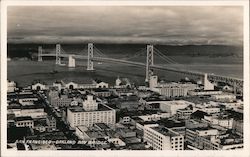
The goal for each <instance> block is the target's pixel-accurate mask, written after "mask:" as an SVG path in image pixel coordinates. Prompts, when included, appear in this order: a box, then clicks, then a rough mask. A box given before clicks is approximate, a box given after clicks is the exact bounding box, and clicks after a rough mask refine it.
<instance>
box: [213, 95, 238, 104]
mask: <svg viewBox="0 0 250 157" xmlns="http://www.w3.org/2000/svg"><path fill="white" fill-rule="evenodd" d="M211 98H212V99H214V100H217V101H222V102H234V101H235V100H236V95H233V94H218V95H212V96H211Z"/></svg>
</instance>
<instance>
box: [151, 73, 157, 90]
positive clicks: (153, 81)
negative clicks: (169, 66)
mask: <svg viewBox="0 0 250 157" xmlns="http://www.w3.org/2000/svg"><path fill="white" fill-rule="evenodd" d="M157 86H158V76H156V75H153V76H150V79H149V88H150V90H153V88H155V87H157Z"/></svg>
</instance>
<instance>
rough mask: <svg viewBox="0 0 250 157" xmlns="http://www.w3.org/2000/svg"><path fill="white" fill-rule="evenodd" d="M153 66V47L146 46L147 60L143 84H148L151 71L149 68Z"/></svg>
mask: <svg viewBox="0 0 250 157" xmlns="http://www.w3.org/2000/svg"><path fill="white" fill-rule="evenodd" d="M152 65H154V46H153V45H147V60H146V79H145V82H149V79H150V76H151V75H152V71H151V68H150V66H152Z"/></svg>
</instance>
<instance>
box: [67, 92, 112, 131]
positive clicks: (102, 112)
mask: <svg viewBox="0 0 250 157" xmlns="http://www.w3.org/2000/svg"><path fill="white" fill-rule="evenodd" d="M67 121H68V123H69V124H70V126H71V127H73V128H75V127H76V126H80V125H84V126H87V127H89V126H93V124H95V123H105V124H107V125H114V124H115V110H114V109H112V108H111V107H109V106H107V105H104V104H98V103H97V102H96V100H95V99H94V97H93V96H92V95H88V96H87V99H86V100H85V101H84V102H83V106H82V107H80V106H77V107H72V108H68V109H67Z"/></svg>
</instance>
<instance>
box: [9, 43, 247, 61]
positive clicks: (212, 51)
mask: <svg viewBox="0 0 250 157" xmlns="http://www.w3.org/2000/svg"><path fill="white" fill-rule="evenodd" d="M38 46H43V49H45V50H46V51H50V52H53V51H54V49H55V45H52V44H41V45H38V44H8V46H7V48H8V50H7V51H8V52H7V55H8V57H10V58H15V57H27V58H32V56H36V54H37V51H38ZM95 47H97V48H98V49H99V50H100V51H102V52H103V53H104V54H107V55H108V54H117V55H118V54H123V55H133V54H134V53H136V52H138V51H142V50H144V51H145V55H146V45H145V44H95ZM62 48H63V50H64V51H66V52H69V53H75V54H80V53H82V54H83V53H84V52H83V50H84V49H85V53H86V50H87V49H86V48H87V44H62ZM155 48H156V49H158V50H160V51H161V52H162V53H164V54H165V55H168V56H193V57H197V56H210V57H219V56H220V57H222V56H234V57H243V47H242V46H227V45H183V46H178V45H176V46H173V45H155Z"/></svg>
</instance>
